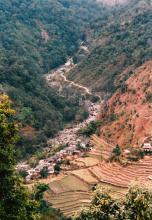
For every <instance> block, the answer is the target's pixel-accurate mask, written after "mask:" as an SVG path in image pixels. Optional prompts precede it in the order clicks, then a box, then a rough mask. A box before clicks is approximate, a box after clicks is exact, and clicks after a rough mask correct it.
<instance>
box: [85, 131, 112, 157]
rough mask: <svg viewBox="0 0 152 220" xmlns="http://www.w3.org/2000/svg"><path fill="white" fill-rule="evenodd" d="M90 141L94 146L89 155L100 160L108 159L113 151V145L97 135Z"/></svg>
mask: <svg viewBox="0 0 152 220" xmlns="http://www.w3.org/2000/svg"><path fill="white" fill-rule="evenodd" d="M90 143H91V144H92V145H93V146H94V147H93V149H92V150H91V151H90V152H89V156H90V157H93V158H97V159H99V160H103V159H104V160H107V159H108V158H109V157H110V155H111V152H112V149H113V145H112V144H109V143H107V142H106V141H105V140H103V139H101V138H100V137H98V136H97V135H93V136H92V137H91V140H90Z"/></svg>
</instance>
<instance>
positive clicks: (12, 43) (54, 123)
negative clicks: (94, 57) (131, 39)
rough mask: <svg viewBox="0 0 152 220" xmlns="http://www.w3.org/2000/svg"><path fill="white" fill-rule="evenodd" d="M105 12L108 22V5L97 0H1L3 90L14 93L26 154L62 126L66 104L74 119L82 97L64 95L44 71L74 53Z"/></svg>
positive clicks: (0, 47) (57, 64)
mask: <svg viewBox="0 0 152 220" xmlns="http://www.w3.org/2000/svg"><path fill="white" fill-rule="evenodd" d="M101 14H102V16H103V17H104V18H105V20H106V19H107V16H106V10H105V8H104V7H103V6H102V5H98V4H96V3H95V2H94V1H93V0H89V1H86V0H79V1H72V0H38V1H36V0H12V1H9V0H5V1H2V0H0V83H1V90H2V91H5V92H6V93H7V94H8V95H9V96H10V98H11V100H12V101H13V103H14V106H15V108H16V110H17V115H16V117H17V119H18V121H19V122H21V126H22V127H23V128H24V129H23V132H22V134H23V136H24V138H23V139H21V140H20V142H19V145H22V146H26V148H23V149H22V153H21V154H22V155H23V156H25V154H26V153H33V152H34V151H35V148H32V147H31V146H37V147H38V146H42V145H43V144H42V143H44V144H45V142H46V139H47V138H48V137H52V136H53V135H54V134H56V132H57V131H58V130H60V129H62V128H63V125H64V123H65V122H66V118H65V114H64V111H65V108H67V107H68V108H69V109H71V111H72V112H73V118H72V119H74V115H75V114H76V112H77V111H78V109H79V106H78V98H75V99H74V100H73V99H68V100H67V99H66V98H64V97H60V96H59V95H58V94H57V93H56V92H55V91H53V89H51V88H48V87H47V85H46V83H45V80H44V79H43V74H44V73H47V72H48V71H50V70H51V69H53V68H56V67H58V66H59V65H61V64H63V63H64V62H65V61H66V59H67V57H69V56H72V55H73V54H74V53H75V51H76V50H77V49H78V47H79V44H80V42H81V41H83V40H84V39H85V37H86V30H89V31H90V33H91V30H93V28H95V26H91V24H92V23H94V22H93V21H95V20H96V19H98V18H99V16H100V17H101ZM26 131H28V133H27V132H26ZM24 134H25V135H24ZM31 144H32V145H31Z"/></svg>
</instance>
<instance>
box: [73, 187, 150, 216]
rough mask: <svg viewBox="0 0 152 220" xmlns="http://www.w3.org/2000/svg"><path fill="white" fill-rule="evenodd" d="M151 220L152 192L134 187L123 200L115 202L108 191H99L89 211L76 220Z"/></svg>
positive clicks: (85, 211) (83, 212)
mask: <svg viewBox="0 0 152 220" xmlns="http://www.w3.org/2000/svg"><path fill="white" fill-rule="evenodd" d="M93 219H95V220H151V219H152V192H151V191H150V190H148V189H147V188H143V187H140V186H137V185H135V186H132V187H131V188H130V189H129V191H128V193H127V195H126V196H125V198H124V199H123V200H119V201H118V200H114V199H112V197H111V196H110V195H109V194H108V193H107V191H104V190H101V189H98V190H97V191H96V194H95V197H94V199H93V200H92V203H91V205H90V207H89V209H88V210H84V211H82V213H81V214H80V216H79V217H77V218H76V220H93Z"/></svg>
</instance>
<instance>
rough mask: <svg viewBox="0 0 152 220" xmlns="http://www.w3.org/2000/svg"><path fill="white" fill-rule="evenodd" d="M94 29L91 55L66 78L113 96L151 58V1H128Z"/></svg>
mask: <svg viewBox="0 0 152 220" xmlns="http://www.w3.org/2000/svg"><path fill="white" fill-rule="evenodd" d="M97 30H98V36H97V38H96V39H95V40H94V41H93V44H92V50H91V53H90V54H89V55H88V57H87V58H86V59H85V60H84V61H83V62H82V63H81V64H80V65H78V66H77V67H76V68H75V69H74V70H73V71H72V72H71V73H70V74H69V78H70V79H72V80H75V81H78V82H81V83H82V84H84V85H87V86H91V88H92V89H93V90H95V91H98V92H103V93H105V92H106V93H112V92H114V91H115V90H116V89H117V88H119V87H120V85H121V86H122V84H123V82H124V81H125V80H126V79H127V78H128V77H129V76H130V75H131V74H132V70H133V69H134V68H136V67H138V66H140V65H141V64H142V63H144V62H145V61H146V60H149V59H151V58H152V36H151V33H152V7H151V6H150V1H131V2H130V3H129V4H128V5H127V6H125V7H124V8H123V7H117V8H115V9H114V11H113V16H111V17H109V22H108V23H107V25H106V26H102V25H100V22H99V24H98V29H97ZM90 82H91V83H90Z"/></svg>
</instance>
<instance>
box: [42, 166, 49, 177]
mask: <svg viewBox="0 0 152 220" xmlns="http://www.w3.org/2000/svg"><path fill="white" fill-rule="evenodd" d="M40 175H41V177H42V178H47V177H48V168H47V167H43V169H42V170H41V171H40Z"/></svg>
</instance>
